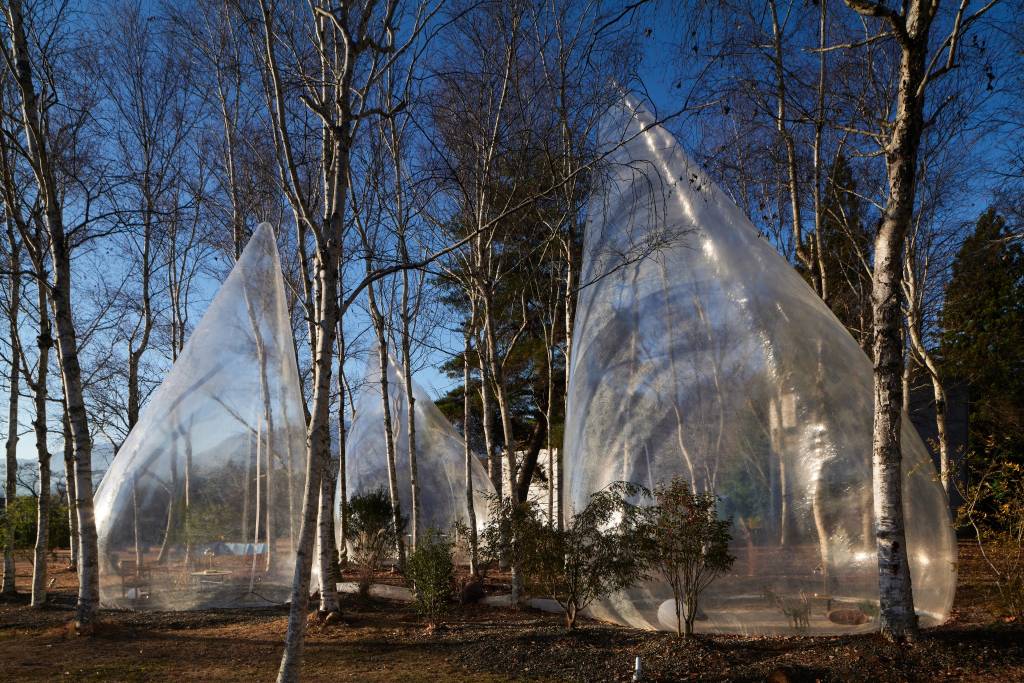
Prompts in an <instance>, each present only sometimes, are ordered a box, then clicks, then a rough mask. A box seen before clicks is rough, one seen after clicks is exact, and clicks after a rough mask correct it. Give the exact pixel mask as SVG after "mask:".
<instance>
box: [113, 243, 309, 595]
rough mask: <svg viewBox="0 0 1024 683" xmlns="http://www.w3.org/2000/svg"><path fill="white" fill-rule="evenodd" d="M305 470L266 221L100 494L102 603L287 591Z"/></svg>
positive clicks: (289, 343) (301, 425)
mask: <svg viewBox="0 0 1024 683" xmlns="http://www.w3.org/2000/svg"><path fill="white" fill-rule="evenodd" d="M305 477H306V467H305V422H304V417H303V408H302V393H301V388H300V385H299V376H298V372H297V371H296V367H295V345H294V340H293V337H292V329H291V325H290V320H289V316H288V309H287V305H286V300H285V290H284V282H283V279H282V276H281V265H280V261H279V258H278V253H277V246H276V244H275V242H274V232H273V229H272V228H271V227H270V225H269V224H266V223H264V224H262V225H260V226H259V227H258V228H257V229H256V232H255V233H254V234H253V236H252V239H251V240H250V241H249V244H248V245H247V246H246V248H245V251H244V252H242V255H241V257H240V258H239V260H238V263H236V264H235V267H234V268H233V269H232V271H231V273H230V274H229V275H228V278H227V280H225V281H224V284H223V285H222V286H221V288H220V290H219V291H218V292H217V295H216V296H215V297H214V299H213V301H212V302H211V303H210V306H209V308H208V309H207V311H206V313H205V314H204V316H203V318H202V320H200V322H199V324H198V325H197V326H196V328H195V331H194V332H193V333H192V336H191V338H190V339H189V340H188V343H187V344H186V345H185V348H184V349H183V350H182V352H181V355H180V356H179V357H178V359H177V361H176V362H175V363H174V366H173V367H172V368H171V370H170V372H169V373H168V374H167V377H166V378H165V379H164V381H163V383H162V384H161V385H160V386H159V388H158V389H157V390H156V392H154V394H153V396H152V398H151V400H150V402H149V405H147V406H146V408H145V409H144V410H143V413H142V415H141V417H140V419H139V422H138V423H137V424H136V425H135V427H134V428H133V429H132V431H131V433H130V434H129V435H128V438H127V439H125V442H124V444H123V445H122V446H121V449H120V450H119V451H118V453H117V456H116V457H115V458H114V461H113V463H112V464H111V466H110V469H109V470H108V471H107V474H106V476H105V477H104V479H103V481H102V483H101V484H100V487H99V489H98V491H97V493H96V526H97V531H98V533H99V548H100V600H101V603H102V604H103V605H104V606H108V607H130V608H133V609H170V610H178V609H194V608H206V607H246V606H266V605H268V604H275V603H282V602H284V601H285V600H287V598H288V595H289V589H290V586H291V580H292V573H293V569H294V562H295V545H296V543H297V540H298V527H299V521H300V519H299V517H300V513H301V507H302V504H301V503H302V488H303V484H304V482H305Z"/></svg>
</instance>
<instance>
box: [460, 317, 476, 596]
mask: <svg viewBox="0 0 1024 683" xmlns="http://www.w3.org/2000/svg"><path fill="white" fill-rule="evenodd" d="M473 308H474V310H473V315H472V316H471V317H470V324H469V325H468V326H467V327H466V331H465V335H464V341H463V346H462V436H463V441H464V443H465V449H466V450H465V455H466V519H467V521H468V526H469V573H470V574H471V575H472V576H478V575H479V567H478V566H477V538H476V508H475V507H474V506H473V450H472V449H471V448H470V443H469V424H470V419H471V418H472V414H471V412H470V402H469V379H470V374H469V351H470V339H471V338H472V327H473V325H475V324H476V307H475V306H474V307H473Z"/></svg>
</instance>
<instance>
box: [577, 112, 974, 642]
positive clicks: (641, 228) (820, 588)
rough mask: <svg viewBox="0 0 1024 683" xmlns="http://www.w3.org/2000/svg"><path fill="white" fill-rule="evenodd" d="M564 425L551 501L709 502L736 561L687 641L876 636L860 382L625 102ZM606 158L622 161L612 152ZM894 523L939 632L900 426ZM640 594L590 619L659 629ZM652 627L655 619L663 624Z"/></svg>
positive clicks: (928, 477)
mask: <svg viewBox="0 0 1024 683" xmlns="http://www.w3.org/2000/svg"><path fill="white" fill-rule="evenodd" d="M603 135H604V137H605V144H608V145H609V149H612V146H613V145H617V148H615V149H613V150H612V151H611V153H610V157H609V161H610V162H611V167H610V178H609V181H608V183H607V185H606V187H605V190H604V191H603V192H600V193H598V197H597V198H596V199H595V200H594V203H593V204H592V205H591V207H590V211H589V223H588V226H587V234H586V240H585V246H584V261H583V273H582V278H581V282H582V283H584V287H583V288H582V290H581V292H580V296H579V302H578V308H577V312H576V325H575V330H576V336H575V338H574V340H573V354H572V362H571V379H570V388H569V400H568V406H569V407H568V415H567V420H566V437H565V447H566V484H567V488H566V495H567V496H568V500H569V502H570V504H571V505H573V506H574V507H576V508H577V509H578V508H580V507H581V506H582V505H583V504H584V503H585V501H586V498H587V496H588V495H589V494H590V493H591V492H593V491H596V490H599V489H601V488H603V487H604V486H606V485H607V484H608V483H610V482H613V481H616V480H628V481H632V482H636V483H638V484H642V485H644V486H647V487H652V488H653V487H654V486H655V485H656V484H657V483H659V482H663V481H667V480H669V479H671V478H673V477H676V476H683V477H685V478H686V479H687V480H689V481H690V482H691V483H692V484H693V485H694V486H695V487H696V489H697V490H699V491H713V492H715V493H716V494H717V495H718V496H719V499H720V501H719V512H720V514H721V515H722V516H724V517H731V518H732V519H733V522H734V523H733V527H732V535H733V542H732V550H731V551H732V553H733V554H734V555H735V556H736V558H737V559H736V563H735V565H734V566H733V568H732V570H731V572H730V573H729V574H727V575H725V576H722V577H720V578H719V579H718V580H717V581H716V582H714V583H713V584H712V585H711V586H710V587H709V588H708V589H707V591H706V592H705V594H704V595H703V597H702V602H701V605H700V612H701V614H700V618H699V619H698V621H697V623H696V628H697V630H698V631H712V632H725V633H747V634H772V633H851V632H857V631H869V630H874V629H877V608H878V567H877V564H876V561H875V540H874V535H873V529H872V524H873V494H872V477H871V435H872V405H873V392H872V369H871V364H870V361H869V360H868V358H867V357H866V356H865V354H864V352H863V351H862V350H861V349H860V348H859V347H858V346H857V344H856V342H855V341H854V340H853V338H852V337H851V336H850V335H849V333H848V332H847V331H846V330H845V329H844V328H843V326H842V324H841V323H840V322H839V321H838V320H837V319H836V318H835V316H833V314H832V313H831V312H830V311H829V310H828V308H827V307H826V306H825V305H824V303H822V301H821V300H820V299H819V298H818V297H817V295H815V293H814V292H813V291H812V290H811V289H810V287H808V286H807V284H806V283H805V282H804V281H803V280H802V279H801V277H800V276H799V275H798V274H797V272H796V271H795V270H794V269H793V268H792V267H791V266H790V265H789V264H788V263H786V261H785V260H784V259H782V258H781V257H780V256H779V255H778V253H777V252H776V251H775V249H774V248H773V247H772V246H771V245H770V244H768V243H767V242H766V241H765V240H764V239H763V238H762V237H761V236H760V235H759V234H758V233H757V231H756V229H755V228H754V226H753V225H752V224H751V223H750V222H749V220H748V219H747V218H746V217H745V216H744V215H743V213H742V212H741V211H740V210H739V208H738V207H737V206H736V205H735V204H734V203H733V202H732V201H731V200H729V198H728V197H727V196H726V195H725V194H724V193H723V192H722V191H721V190H720V189H719V188H718V187H717V186H716V185H715V184H714V183H713V182H712V181H711V180H710V179H709V178H708V177H707V175H706V174H705V173H704V172H703V171H701V170H700V169H699V168H698V167H697V166H696V165H695V164H694V163H693V162H692V161H690V159H689V158H688V157H687V156H686V154H685V153H684V152H683V151H682V149H681V148H680V146H679V144H678V143H677V141H676V140H675V139H674V138H673V137H672V136H671V134H669V133H668V132H667V131H665V130H664V129H663V128H662V127H660V126H658V125H653V119H652V118H651V117H650V115H649V114H648V113H647V112H645V111H644V110H643V109H642V108H640V107H638V106H637V105H635V104H634V103H633V102H632V101H629V102H627V103H626V105H625V106H623V107H621V108H618V109H616V110H614V111H613V112H612V114H611V115H610V116H609V117H608V119H607V120H606V125H605V128H604V131H603ZM620 142H621V145H619V143H620ZM902 448H903V456H904V467H903V470H904V506H905V510H906V530H907V542H908V545H909V550H910V552H909V556H910V563H911V574H912V580H913V590H914V598H915V603H916V605H917V609H918V613H919V615H920V616H921V620H922V624H923V625H934V624H936V623H940V622H942V621H943V620H945V619H946V617H947V616H948V615H949V611H950V608H951V606H952V601H953V592H954V587H955V583H956V565H955V562H956V545H955V537H954V535H953V531H952V526H951V523H950V515H949V511H948V507H947V500H946V496H945V494H944V492H943V490H942V488H941V486H940V485H939V483H938V481H937V476H936V473H935V469H934V466H933V464H932V462H931V459H930V457H929V454H928V451H927V450H926V449H925V446H924V444H923V443H922V442H921V439H920V437H919V436H918V434H917V432H916V430H915V429H914V427H913V426H912V425H911V424H910V421H909V420H908V419H906V418H904V421H903V438H902ZM671 598H672V593H671V590H670V589H669V588H668V586H667V585H665V584H663V583H661V582H658V581H652V582H647V583H644V584H642V585H641V586H638V587H636V588H634V589H632V590H629V591H625V592H623V593H620V594H617V595H616V596H613V597H612V598H611V599H609V600H606V601H603V602H602V603H600V604H597V605H595V606H593V607H592V608H591V610H590V611H591V613H592V614H594V615H595V616H597V617H599V618H604V619H608V620H611V621H615V622H618V623H622V624H626V625H630V626H635V627H640V628H648V629H662V630H666V629H670V628H672V625H673V624H672V620H668V621H666V619H665V613H666V608H665V604H664V603H665V601H666V600H671ZM669 612H670V610H669Z"/></svg>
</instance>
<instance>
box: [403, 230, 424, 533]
mask: <svg viewBox="0 0 1024 683" xmlns="http://www.w3.org/2000/svg"><path fill="white" fill-rule="evenodd" d="M403 241H404V240H403ZM402 258H403V259H404V262H406V263H408V262H409V254H408V253H404V254H403V256H402ZM401 274H402V290H401V308H402V311H401V368H402V373H403V374H404V378H403V379H404V382H406V399H407V403H406V411H407V412H406V438H407V440H408V441H409V485H410V488H411V489H412V492H411V494H412V508H413V509H412V510H411V511H410V514H411V515H412V516H411V517H410V523H411V524H412V533H413V539H412V545H413V549H414V550H415V549H416V547H417V542H418V537H419V528H420V481H419V475H418V473H417V466H416V396H415V395H414V394H413V358H412V354H411V352H410V325H411V319H410V318H411V316H410V312H409V270H402V271H401Z"/></svg>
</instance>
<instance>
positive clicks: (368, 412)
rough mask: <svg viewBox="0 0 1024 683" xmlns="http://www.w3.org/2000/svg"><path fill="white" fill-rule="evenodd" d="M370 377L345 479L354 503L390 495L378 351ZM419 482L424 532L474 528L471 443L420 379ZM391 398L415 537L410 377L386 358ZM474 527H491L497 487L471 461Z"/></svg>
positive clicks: (404, 498) (401, 480)
mask: <svg viewBox="0 0 1024 683" xmlns="http://www.w3.org/2000/svg"><path fill="white" fill-rule="evenodd" d="M367 358H368V360H367V364H366V375H365V377H364V380H363V386H362V389H361V393H360V395H359V398H358V399H357V400H356V404H355V408H356V409H355V416H354V417H353V419H352V425H351V427H350V429H349V433H348V438H347V440H346V444H345V479H346V488H347V491H348V498H349V500H351V499H352V498H353V497H354V496H358V495H360V494H365V493H370V492H373V491H378V490H383V491H384V492H386V493H387V492H390V484H389V476H388V462H387V445H386V443H385V431H384V405H383V400H382V396H383V394H382V386H383V384H382V382H381V371H380V361H379V358H380V356H379V351H378V350H377V349H373V350H371V351H370V354H369V356H368V357H367ZM412 393H413V397H414V398H415V401H414V403H413V408H414V411H415V420H416V422H415V431H416V475H417V479H418V482H419V497H420V521H419V525H418V526H419V532H420V533H421V534H422V533H423V532H425V531H426V530H427V529H431V528H433V529H437V530H438V531H442V532H449V531H451V530H452V528H453V526H454V525H455V523H456V522H459V523H461V524H465V525H467V526H468V525H469V524H470V520H469V505H468V501H467V497H466V454H465V453H466V452H465V441H464V440H463V438H462V436H460V435H459V433H458V432H457V431H456V430H455V427H453V426H452V424H451V423H450V422H448V420H447V419H446V418H445V416H444V415H443V414H441V411H440V410H439V409H438V407H437V406H436V405H435V404H434V401H433V400H432V399H431V398H430V396H429V395H428V394H427V392H426V391H424V390H423V388H422V387H421V386H420V385H419V384H418V383H417V382H416V381H415V380H414V381H413V382H412ZM387 394H388V397H389V403H388V405H389V406H390V413H391V433H392V435H393V438H394V444H395V479H396V483H397V487H398V500H399V507H400V510H401V514H402V516H403V517H404V518H405V519H407V520H410V521H409V522H407V526H406V528H405V535H406V538H407V539H408V536H409V535H410V534H411V533H412V529H411V528H410V527H409V526H408V524H411V519H412V514H411V510H412V485H411V483H410V476H409V473H410V463H409V445H408V444H409V439H408V428H407V425H408V411H409V407H408V406H409V401H408V393H407V392H406V388H405V373H404V372H402V369H401V368H400V367H399V366H398V365H397V364H396V363H395V361H394V359H393V358H392V356H391V354H390V353H388V354H387ZM471 458H472V459H471V461H470V463H471V465H470V466H471V468H472V469H471V476H472V482H473V515H474V518H475V519H474V523H475V524H476V527H477V528H478V529H481V528H482V527H483V525H484V523H485V522H486V520H487V496H488V495H493V493H494V487H493V486H492V485H491V480H490V479H489V478H488V477H487V471H486V470H485V469H484V467H483V465H482V464H481V463H480V460H479V459H478V458H477V457H476V455H475V454H473V455H471Z"/></svg>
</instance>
